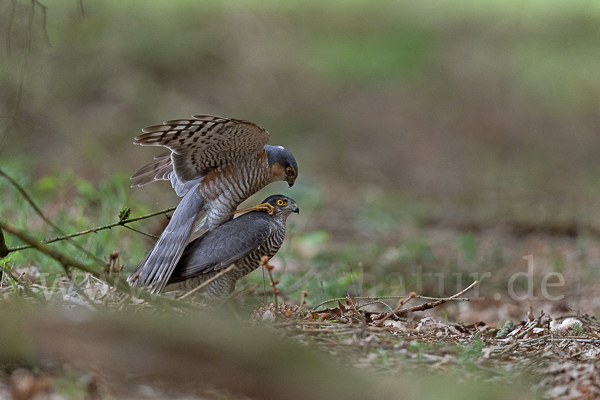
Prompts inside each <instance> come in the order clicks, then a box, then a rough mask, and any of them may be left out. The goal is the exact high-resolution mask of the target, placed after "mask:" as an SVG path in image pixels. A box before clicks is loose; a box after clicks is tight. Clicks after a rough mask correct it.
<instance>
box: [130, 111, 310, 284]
mask: <svg viewBox="0 0 600 400" xmlns="http://www.w3.org/2000/svg"><path fill="white" fill-rule="evenodd" d="M142 132H144V133H143V134H142V135H139V136H137V137H136V138H135V142H134V143H136V144H139V145H142V146H165V147H167V148H168V149H169V150H170V151H169V152H166V153H163V154H161V155H159V156H157V157H156V158H155V160H156V161H154V162H153V163H151V164H148V165H146V166H144V167H142V168H141V169H140V170H139V171H137V172H136V173H135V174H133V176H132V177H131V178H132V179H135V181H134V183H133V185H132V186H142V185H145V184H147V183H150V182H154V181H156V180H170V181H171V184H172V186H173V188H174V189H175V192H176V193H177V195H179V196H183V199H182V200H181V202H180V203H179V205H178V206H177V209H176V210H175V212H174V213H173V216H172V217H171V220H170V221H169V224H168V225H167V227H166V228H165V230H164V231H163V233H162V234H161V235H160V237H159V239H158V241H157V242H156V244H155V246H154V248H153V249H152V250H151V251H150V252H149V253H148V254H147V255H146V257H145V258H144V260H143V261H142V262H141V263H140V264H139V265H138V266H137V268H136V269H135V271H134V272H133V273H132V274H131V275H130V276H129V278H128V282H129V283H130V284H134V285H138V286H148V287H150V289H151V290H152V291H153V292H160V291H161V290H162V289H163V288H164V285H165V284H166V282H167V281H168V279H169V277H170V276H171V273H172V272H173V269H174V268H175V266H176V265H177V262H178V261H179V258H180V257H181V254H182V253H183V250H184V248H185V246H186V245H187V244H188V242H189V241H190V237H191V235H192V233H193V231H194V227H195V226H196V225H199V226H198V229H200V230H201V232H205V231H208V230H212V229H214V228H216V227H217V226H219V225H221V224H223V223H225V222H227V221H229V220H230V219H231V218H232V214H231V213H232V212H233V211H234V210H235V209H236V208H237V206H238V205H239V204H240V203H242V202H243V201H244V200H246V199H247V198H248V197H250V196H251V195H252V194H254V193H256V192H257V191H259V190H260V189H262V188H263V187H265V186H266V185H268V184H269V183H271V182H275V181H286V182H287V183H288V184H289V186H290V187H291V186H292V185H293V184H294V182H295V180H296V177H297V176H298V165H297V163H296V160H295V159H294V156H293V155H292V153H291V152H290V151H289V150H287V149H285V148H284V147H281V146H270V145H267V142H268V141H269V132H267V131H266V130H265V129H263V128H261V127H260V126H258V125H256V124H254V123H252V122H249V121H244V120H239V119H231V118H219V117H211V116H206V115H195V116H193V117H192V118H191V119H180V120H173V121H167V122H164V123H163V125H155V126H150V127H148V128H144V129H143V130H142Z"/></svg>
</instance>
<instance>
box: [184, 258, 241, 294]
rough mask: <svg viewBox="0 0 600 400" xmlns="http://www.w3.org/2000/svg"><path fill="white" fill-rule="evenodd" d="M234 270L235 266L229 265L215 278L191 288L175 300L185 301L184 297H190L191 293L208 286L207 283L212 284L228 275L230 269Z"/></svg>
mask: <svg viewBox="0 0 600 400" xmlns="http://www.w3.org/2000/svg"><path fill="white" fill-rule="evenodd" d="M234 268H235V264H231V265H230V266H229V267H227V268H225V269H224V270H223V271H221V272H219V273H218V274H216V275H215V276H213V277H212V278H210V279H208V280H206V281H204V282H202V284H200V285H198V286H196V287H195V288H193V289H192V290H190V291H189V292H187V293H184V294H182V295H181V296H179V297H178V298H177V299H178V300H181V299H185V298H186V297H188V296H189V295H191V294H192V293H196V292H197V291H198V290H200V289H202V288H203V287H205V286H206V285H208V284H209V283H211V282H213V281H214V280H216V279H218V278H220V277H222V276H223V275H225V274H226V273H228V272H229V271H231V270H232V269H234Z"/></svg>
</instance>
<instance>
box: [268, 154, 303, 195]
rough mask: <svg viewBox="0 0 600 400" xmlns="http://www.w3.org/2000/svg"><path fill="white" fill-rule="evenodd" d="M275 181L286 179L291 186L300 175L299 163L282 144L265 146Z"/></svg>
mask: <svg viewBox="0 0 600 400" xmlns="http://www.w3.org/2000/svg"><path fill="white" fill-rule="evenodd" d="M265 152H266V153H267V157H268V159H269V167H270V168H271V177H272V180H273V181H286V182H287V183H288V185H290V187H292V186H293V185H294V182H296V178H297V177H298V164H297V163H296V159H295V158H294V156H293V155H292V153H291V152H290V151H289V150H288V149H286V148H285V147H282V146H270V145H266V146H265Z"/></svg>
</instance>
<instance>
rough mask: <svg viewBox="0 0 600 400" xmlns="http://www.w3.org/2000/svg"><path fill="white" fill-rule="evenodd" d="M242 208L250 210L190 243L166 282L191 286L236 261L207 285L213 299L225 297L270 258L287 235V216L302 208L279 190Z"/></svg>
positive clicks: (207, 290) (209, 277) (189, 287)
mask: <svg viewBox="0 0 600 400" xmlns="http://www.w3.org/2000/svg"><path fill="white" fill-rule="evenodd" d="M239 211H240V212H241V211H251V212H248V213H246V214H244V215H242V216H240V217H238V218H235V219H233V220H231V221H229V222H226V223H224V224H223V225H221V226H219V227H217V228H215V229H213V230H211V231H208V232H206V233H205V234H204V235H202V236H200V237H199V238H198V239H195V240H193V241H192V242H190V244H188V245H187V247H186V248H185V251H184V252H183V255H182V256H181V258H180V259H179V262H178V263H177V265H176V266H175V269H174V270H173V273H172V274H171V276H170V277H169V280H168V281H167V284H173V283H179V287H180V288H181V289H192V288H194V287H196V286H198V285H199V284H201V283H203V282H205V281H206V280H208V279H211V278H212V277H213V276H215V275H216V274H218V273H219V272H220V271H221V270H223V269H225V268H227V267H229V266H230V265H231V264H234V265H235V268H233V269H232V270H231V271H230V272H228V273H226V274H224V275H222V276H220V277H218V278H217V279H215V280H214V281H212V282H210V283H209V284H208V285H207V286H206V288H205V290H206V292H207V294H208V296H209V297H210V298H211V299H214V300H220V299H224V298H225V297H227V296H228V295H229V294H230V293H231V292H232V291H233V290H234V289H235V282H236V281H237V280H238V279H240V278H242V277H243V276H246V275H248V274H249V273H250V272H252V271H254V270H255V269H256V268H258V266H259V263H260V261H261V258H262V257H263V256H267V257H268V258H271V257H273V256H274V255H275V253H277V251H278V250H279V248H280V247H281V244H282V243H283V238H284V236H285V222H286V220H287V217H288V216H289V215H290V214H291V213H293V212H294V213H298V212H299V211H300V210H299V208H298V206H297V205H296V202H295V201H294V200H293V199H290V198H289V197H286V196H283V195H280V194H277V195H273V196H269V197H267V198H266V199H265V200H264V201H263V203H262V204H258V205H256V206H254V207H251V208H249V209H246V210H239Z"/></svg>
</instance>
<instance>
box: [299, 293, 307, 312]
mask: <svg viewBox="0 0 600 400" xmlns="http://www.w3.org/2000/svg"><path fill="white" fill-rule="evenodd" d="M307 297H308V292H307V291H306V290H303V291H302V298H301V299H300V307H299V308H298V311H300V310H301V309H302V307H304V305H305V304H306V298H307Z"/></svg>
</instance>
